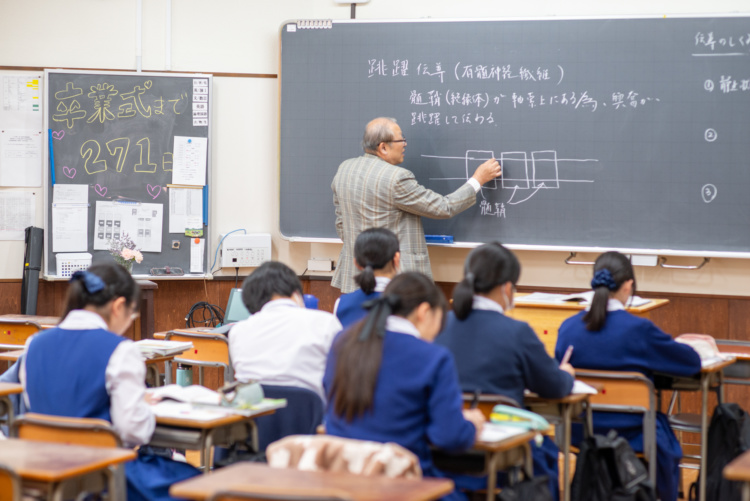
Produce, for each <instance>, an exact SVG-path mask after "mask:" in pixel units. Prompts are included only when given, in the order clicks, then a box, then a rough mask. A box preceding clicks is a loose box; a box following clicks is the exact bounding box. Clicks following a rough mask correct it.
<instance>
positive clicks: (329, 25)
mask: <svg viewBox="0 0 750 501" xmlns="http://www.w3.org/2000/svg"><path fill="white" fill-rule="evenodd" d="M748 17H750V13H742V12H741V13H730V14H725V13H720V14H710V13H708V14H694V15H675V16H671V15H670V16H658V15H644V16H630V15H628V16H591V17H524V18H491V19H471V18H469V19H415V20H412V19H397V20H291V21H287V22H285V23H283V24H282V25H281V27H280V43H281V63H280V71H279V88H280V110H281V111H280V120H279V137H280V141H279V143H280V163H279V172H280V178H281V182H280V199H281V202H280V217H279V232H280V234H281V236H282V238H284V239H286V240H288V241H290V242H321V243H341V240H340V239H338V238H336V237H335V236H333V235H330V233H329V234H325V235H310V234H301V233H299V232H296V231H287V229H286V228H285V223H284V211H285V210H287V211H289V208H288V207H287V205H286V204H285V192H284V190H285V187H284V181H283V178H284V175H285V173H284V171H285V168H286V166H285V163H284V149H285V140H286V139H287V138H286V137H285V133H286V132H285V123H284V122H285V115H284V112H283V108H284V87H285V84H286V83H287V82H289V81H290V80H289V78H288V76H287V75H285V71H284V58H285V56H287V55H288V54H289V50H290V48H289V47H285V45H284V43H283V42H284V35H285V31H286V30H287V27H288V26H289V25H290V24H296V25H297V29H307V30H308V31H309V32H311V33H313V34H318V33H324V32H325V31H326V30H328V29H334V30H335V28H336V26H337V25H362V26H366V25H372V24H380V25H397V24H414V25H419V24H423V23H427V24H435V25H446V24H449V23H474V22H476V23H487V22H523V21H532V22H537V21H550V22H566V21H597V20H603V21H630V20H654V21H661V20H666V21H670V20H679V19H687V20H689V19H697V20H701V19H708V20H722V19H738V18H739V19H743V20H746V19H748ZM300 26H301V27H300ZM363 43H367V42H363ZM322 52H325V51H324V50H322ZM337 55H338V54H336V55H334V56H332V58H333V59H334V60H335V57H336V56H337ZM310 64H311V65H313V64H315V62H311V63H310ZM743 78H745V77H743ZM293 83H297V84H298V83H299V82H296V81H293ZM297 90H298V91H299V90H300V89H299V88H298V89H297ZM383 114H384V115H387V113H383ZM373 116H377V115H373ZM361 127H362V128H363V127H364V122H362V124H361ZM407 135H408V134H407ZM296 137H299V136H296ZM360 137H361V136H360ZM316 139H317V138H316ZM357 154H361V153H359V152H357V153H356V154H352V155H349V156H344V157H342V158H341V160H342V161H343V160H344V159H346V158H349V157H353V156H356V155H357ZM405 167H407V168H410V166H409V165H408V162H407V164H405ZM333 173H335V166H334V168H333ZM330 177H331V179H332V174H331V176H330ZM417 178H418V180H419V175H418V176H417ZM329 181H330V180H329ZM437 191H440V192H442V193H448V192H449V190H439V189H438V190H437ZM329 193H330V191H329ZM286 196H287V198H288V194H286ZM326 198H327V199H329V198H330V196H329V195H328V194H326ZM331 212H333V205H332V203H331ZM309 227H311V228H312V227H314V226H312V225H311V226H309ZM740 231H741V228H740ZM427 232H428V233H430V231H427ZM481 243H482V242H476V241H468V240H467V241H458V239H457V242H456V243H454V244H430V245H435V246H440V247H454V248H471V247H475V246H477V245H480V244H481ZM507 245H508V246H509V247H511V248H514V249H518V250H531V251H540V250H541V251H555V252H601V251H603V250H610V249H618V250H621V251H623V252H627V253H631V254H648V255H654V254H657V255H663V256H699V257H727V258H743V259H747V258H750V247H748V252H742V251H734V250H732V251H724V250H721V249H718V250H717V249H702V248H700V246H696V248H691V249H673V248H668V247H660V246H653V247H644V246H618V245H608V244H607V243H606V242H602V244H601V245H567V244H566V245H555V244H554V242H553V243H551V244H544V245H538V244H524V243H515V242H514V243H507Z"/></svg>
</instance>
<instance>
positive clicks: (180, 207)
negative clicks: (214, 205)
mask: <svg viewBox="0 0 750 501" xmlns="http://www.w3.org/2000/svg"><path fill="white" fill-rule="evenodd" d="M186 228H203V189H201V188H169V232H170V233H185V229H186Z"/></svg>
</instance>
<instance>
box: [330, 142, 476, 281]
mask: <svg viewBox="0 0 750 501" xmlns="http://www.w3.org/2000/svg"><path fill="white" fill-rule="evenodd" d="M331 189H332V190H333V205H334V207H335V208H336V233H338V236H339V238H341V240H343V241H344V246H343V247H342V248H341V254H340V255H339V262H338V264H337V266H336V271H335V272H334V274H333V279H332V280H331V285H332V286H333V287H337V288H339V289H341V292H342V293H347V292H352V291H353V290H356V288H357V286H356V284H355V283H354V275H355V274H356V273H357V269H356V267H355V266H354V241H355V240H356V238H357V235H359V234H360V233H361V232H362V231H363V230H366V229H368V228H388V229H389V230H391V231H393V232H394V233H395V234H396V235H397V236H398V240H399V245H400V250H401V270H402V271H419V272H422V273H424V274H426V275H427V276H429V277H432V272H431V270H430V256H429V254H427V244H426V243H425V238H424V229H423V228H422V219H421V217H422V216H425V217H429V218H433V219H447V218H449V217H453V216H455V215H456V214H458V213H459V212H461V211H464V210H466V209H468V208H469V207H471V206H472V205H474V203H476V193H475V192H474V188H472V186H471V185H470V184H464V185H463V186H461V187H460V188H459V189H457V190H456V191H454V192H453V193H451V194H450V195H446V196H443V195H440V194H438V193H435V192H434V191H432V190H429V189H427V188H425V187H424V186H422V185H420V184H419V183H418V182H417V180H416V178H415V177H414V174H413V173H412V172H411V171H410V170H407V169H404V168H402V167H397V166H395V165H391V164H389V163H388V162H385V161H384V160H381V159H380V158H378V157H377V156H375V155H370V154H367V153H366V154H365V155H363V156H361V157H357V158H351V159H349V160H346V161H345V162H344V163H342V164H341V165H340V166H339V170H338V172H337V173H336V176H335V177H334V178H333V183H332V184H331Z"/></svg>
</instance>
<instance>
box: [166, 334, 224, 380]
mask: <svg viewBox="0 0 750 501" xmlns="http://www.w3.org/2000/svg"><path fill="white" fill-rule="evenodd" d="M164 340H165V341H188V342H191V343H193V348H192V349H191V350H187V351H183V352H182V353H181V354H180V356H179V357H175V359H174V362H175V363H181V364H189V365H197V366H199V367H221V368H223V369H224V382H225V383H228V382H230V381H233V380H234V371H233V370H232V363H231V361H230V360H229V341H228V340H227V337H226V336H223V335H221V334H211V333H208V332H189V331H182V330H177V331H169V332H167V333H166V334H165V336H164ZM168 366H169V367H170V370H171V363H170V364H168Z"/></svg>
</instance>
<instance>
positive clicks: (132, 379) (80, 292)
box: [19, 263, 199, 494]
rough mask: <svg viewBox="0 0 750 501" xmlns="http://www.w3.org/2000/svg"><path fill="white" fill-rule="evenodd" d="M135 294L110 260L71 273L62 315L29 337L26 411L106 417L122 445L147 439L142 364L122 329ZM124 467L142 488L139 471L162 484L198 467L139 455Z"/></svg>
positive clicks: (150, 423)
mask: <svg viewBox="0 0 750 501" xmlns="http://www.w3.org/2000/svg"><path fill="white" fill-rule="evenodd" d="M139 297H140V290H139V288H138V285H137V284H136V283H135V281H134V280H133V277H131V276H130V273H129V272H128V271H126V270H125V268H123V267H122V266H120V265H117V264H115V263H102V264H96V265H93V266H91V267H90V268H89V269H88V270H86V271H77V272H75V273H74V274H73V277H72V278H71V280H70V285H69V287H68V295H67V299H66V306H65V313H64V315H63V317H64V318H63V320H62V321H61V322H60V324H59V325H58V326H57V327H55V328H52V329H49V330H45V331H42V332H40V333H38V334H35V335H33V336H32V337H31V338H29V340H28V341H27V347H26V356H25V357H24V358H23V361H22V363H21V367H20V371H19V376H20V380H21V382H22V383H23V386H24V399H25V400H26V405H27V407H28V410H29V411H30V412H38V413H42V414H51V415H54V416H66V417H81V418H99V419H104V420H105V421H109V422H111V423H112V426H113V428H114V429H115V431H116V432H117V434H118V435H119V436H120V438H121V440H122V442H123V444H124V445H126V446H135V445H142V444H147V443H148V441H149V440H150V439H151V435H152V433H153V431H154V426H155V419H154V415H153V413H152V412H151V409H150V407H149V405H148V403H147V401H146V399H145V396H144V395H145V390H146V385H145V382H144V381H145V377H146V366H145V364H144V362H143V358H142V357H141V353H140V350H139V349H138V347H137V346H136V345H135V344H134V343H133V342H132V341H131V340H129V339H126V338H124V337H122V334H123V333H124V332H125V331H127V330H128V328H129V327H130V325H131V324H132V322H133V320H134V319H135V318H136V317H137V315H138V305H139ZM125 473H126V477H127V480H128V484H129V489H130V488H131V487H133V486H138V489H140V490H141V491H148V489H149V487H148V486H147V485H146V484H145V483H144V479H147V478H165V479H167V480H168V481H167V482H166V483H165V485H168V484H169V481H179V480H182V479H185V478H188V477H190V476H193V475H197V474H198V473H199V472H198V470H196V469H194V468H192V467H191V466H189V465H186V464H179V465H175V464H174V462H171V461H169V460H167V459H164V458H155V457H148V458H147V457H146V455H141V456H139V459H138V461H133V462H130V463H127V464H126V466H125ZM162 494H166V492H163V493H162Z"/></svg>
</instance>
